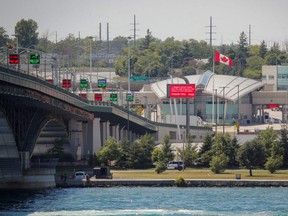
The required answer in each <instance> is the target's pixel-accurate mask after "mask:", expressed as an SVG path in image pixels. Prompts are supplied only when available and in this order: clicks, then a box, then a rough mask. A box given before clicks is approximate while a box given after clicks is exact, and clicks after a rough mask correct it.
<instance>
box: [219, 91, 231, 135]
mask: <svg viewBox="0 0 288 216" xmlns="http://www.w3.org/2000/svg"><path fill="white" fill-rule="evenodd" d="M220 88H222V89H223V90H222V91H223V100H224V103H223V134H224V133H225V101H226V100H225V88H229V87H228V86H223V87H220Z"/></svg>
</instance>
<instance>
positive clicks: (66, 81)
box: [62, 79, 71, 88]
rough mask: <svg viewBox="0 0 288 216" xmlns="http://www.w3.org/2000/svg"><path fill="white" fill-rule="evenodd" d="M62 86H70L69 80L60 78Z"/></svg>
mask: <svg viewBox="0 0 288 216" xmlns="http://www.w3.org/2000/svg"><path fill="white" fill-rule="evenodd" d="M62 88H71V80H70V79H63V80H62Z"/></svg>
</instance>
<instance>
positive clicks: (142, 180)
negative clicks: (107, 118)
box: [56, 168, 288, 187]
mask: <svg viewBox="0 0 288 216" xmlns="http://www.w3.org/2000/svg"><path fill="white" fill-rule="evenodd" d="M77 171H78V170H77ZM111 172H112V173H113V179H99V178H98V179H97V178H95V177H91V178H90V181H88V182H87V181H86V180H75V179H73V178H72V177H71V176H70V177H68V178H67V179H66V180H65V179H61V178H60V177H59V176H57V177H56V186H57V187H121V186H131V187H138V186H151V187H152V186H153V187H174V186H177V184H176V182H175V181H176V179H179V178H183V179H184V180H185V183H186V185H187V186H188V187H288V170H279V171H277V172H276V173H274V174H271V173H269V172H268V171H267V170H253V176H250V175H249V170H246V169H235V170H226V171H225V172H224V173H220V174H215V173H213V172H212V171H211V170H209V169H190V168H189V169H185V171H177V170H166V171H165V172H163V173H160V174H157V173H156V172H155V169H148V170H112V171H111Z"/></svg>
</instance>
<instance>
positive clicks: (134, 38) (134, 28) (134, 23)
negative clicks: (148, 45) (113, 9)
mask: <svg viewBox="0 0 288 216" xmlns="http://www.w3.org/2000/svg"><path fill="white" fill-rule="evenodd" d="M131 25H133V29H132V30H133V40H134V47H135V46H136V36H137V35H136V31H137V30H138V29H137V28H136V25H138V23H136V15H134V22H133V23H131Z"/></svg>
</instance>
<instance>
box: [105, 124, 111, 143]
mask: <svg viewBox="0 0 288 216" xmlns="http://www.w3.org/2000/svg"><path fill="white" fill-rule="evenodd" d="M106 123H107V124H106V127H107V130H106V131H107V139H109V138H110V136H111V133H110V122H109V121H107V122H106ZM107 139H106V140H107Z"/></svg>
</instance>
